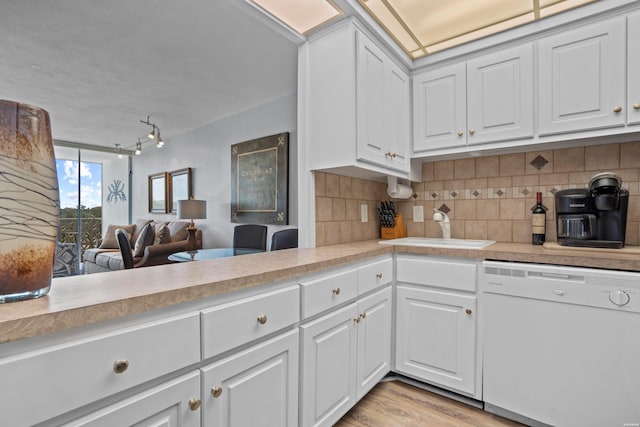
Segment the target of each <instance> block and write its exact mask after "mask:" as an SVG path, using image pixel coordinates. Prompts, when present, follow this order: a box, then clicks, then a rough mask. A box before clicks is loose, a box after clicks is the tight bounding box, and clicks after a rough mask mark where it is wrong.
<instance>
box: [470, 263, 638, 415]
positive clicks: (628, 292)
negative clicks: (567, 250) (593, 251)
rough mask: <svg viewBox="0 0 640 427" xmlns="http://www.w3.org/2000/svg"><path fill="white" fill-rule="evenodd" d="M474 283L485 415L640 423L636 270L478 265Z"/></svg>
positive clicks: (518, 264) (527, 265) (511, 264)
mask: <svg viewBox="0 0 640 427" xmlns="http://www.w3.org/2000/svg"><path fill="white" fill-rule="evenodd" d="M481 276H482V280H481V290H482V295H481V298H482V302H481V304H482V306H483V312H484V323H483V334H484V340H483V343H484V350H483V355H484V367H483V400H484V402H485V410H487V411H489V412H493V413H496V414H499V415H504V416H507V417H512V418H513V414H518V415H521V416H524V417H526V418H527V419H524V420H525V421H526V422H527V423H528V424H537V423H541V424H542V425H544V424H547V425H552V426H560V427H563V426H581V427H585V426H586V427H590V426H594V427H609V426H611V427H633V426H636V427H637V426H640V273H630V272H620V271H608V270H598V269H590V268H574V267H561V266H551V265H538V264H521V263H509V262H497V261H485V262H484V263H483V271H482V274H481ZM516 418H517V417H516ZM520 420H521V421H522V420H523V419H520ZM533 421H535V422H533ZM536 422H537V423H536Z"/></svg>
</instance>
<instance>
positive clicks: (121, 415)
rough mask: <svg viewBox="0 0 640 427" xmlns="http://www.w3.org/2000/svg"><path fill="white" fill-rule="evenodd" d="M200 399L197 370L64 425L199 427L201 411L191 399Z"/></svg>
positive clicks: (66, 426) (83, 426) (94, 426)
mask: <svg viewBox="0 0 640 427" xmlns="http://www.w3.org/2000/svg"><path fill="white" fill-rule="evenodd" d="M199 398H200V373H199V372H198V371H194V372H191V373H190V374H186V375H183V376H181V377H179V378H176V379H175V380H171V381H168V382H166V383H162V384H160V385H159V386H156V387H153V388H152V389H149V390H146V391H144V392H141V393H138V394H136V395H134V396H133V397H130V398H128V399H125V400H123V401H120V402H118V403H115V404H113V405H111V406H108V407H106V408H104V409H101V410H99V411H97V412H93V413H91V414H89V415H87V416H84V417H82V418H80V419H77V420H74V421H72V422H70V423H67V424H64V425H63V427H112V426H139V427H142V426H163V425H164V426H167V425H168V426H180V427H199V426H200V410H199V409H191V407H190V402H191V401H192V400H193V401H196V400H199Z"/></svg>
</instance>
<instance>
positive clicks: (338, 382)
mask: <svg viewBox="0 0 640 427" xmlns="http://www.w3.org/2000/svg"><path fill="white" fill-rule="evenodd" d="M391 295H392V294H391V288H390V287H387V288H385V289H382V290H380V291H378V292H376V293H374V294H372V295H370V296H368V297H365V298H362V299H361V300H359V301H357V302H354V303H352V304H349V305H347V306H345V307H342V308H340V309H338V310H335V311H333V312H331V313H329V314H327V315H325V316H323V317H320V318H319V319H316V320H314V321H311V322H309V323H307V324H303V325H302V326H301V327H300V329H301V331H302V336H301V340H302V369H301V371H300V373H301V385H302V386H301V387H302V404H301V413H300V425H301V426H329V425H332V424H334V423H335V422H336V421H337V420H339V419H340V417H341V416H343V415H344V414H345V413H346V412H347V411H348V410H349V409H350V408H351V407H352V406H353V405H354V404H355V403H356V402H357V401H358V399H359V398H361V397H362V396H364V394H366V392H367V391H369V390H370V389H371V388H372V387H373V386H374V385H375V384H377V383H378V381H380V379H382V378H383V377H384V376H385V375H386V374H387V373H388V372H389V370H390V358H391V353H390V338H391V299H392V296H391Z"/></svg>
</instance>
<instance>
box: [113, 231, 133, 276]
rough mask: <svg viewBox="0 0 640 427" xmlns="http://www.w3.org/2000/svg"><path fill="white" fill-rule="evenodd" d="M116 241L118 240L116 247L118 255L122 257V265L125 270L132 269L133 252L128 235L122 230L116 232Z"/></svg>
mask: <svg viewBox="0 0 640 427" xmlns="http://www.w3.org/2000/svg"><path fill="white" fill-rule="evenodd" d="M116 239H117V240H118V246H119V247H120V254H121V255H122V263H123V264H124V268H125V269H129V268H133V252H132V251H131V241H130V240H129V234H128V233H127V232H126V231H124V230H123V229H122V228H118V229H117V230H116Z"/></svg>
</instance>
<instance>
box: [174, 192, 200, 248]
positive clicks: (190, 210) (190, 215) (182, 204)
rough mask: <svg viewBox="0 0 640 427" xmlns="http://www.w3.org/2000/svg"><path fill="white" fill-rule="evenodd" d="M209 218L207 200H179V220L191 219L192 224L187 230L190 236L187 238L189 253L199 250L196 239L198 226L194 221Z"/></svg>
mask: <svg viewBox="0 0 640 427" xmlns="http://www.w3.org/2000/svg"><path fill="white" fill-rule="evenodd" d="M206 218H207V201H206V200H194V199H189V200H178V219H190V220H191V224H189V227H188V228H187V231H188V232H189V236H188V237H187V251H195V250H198V249H199V248H198V240H197V239H196V230H197V228H196V225H195V223H194V222H193V220H194V219H206Z"/></svg>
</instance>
